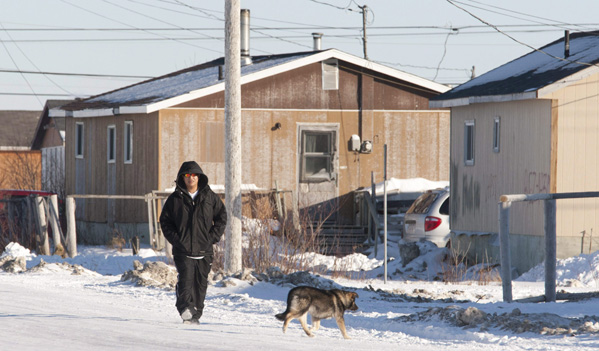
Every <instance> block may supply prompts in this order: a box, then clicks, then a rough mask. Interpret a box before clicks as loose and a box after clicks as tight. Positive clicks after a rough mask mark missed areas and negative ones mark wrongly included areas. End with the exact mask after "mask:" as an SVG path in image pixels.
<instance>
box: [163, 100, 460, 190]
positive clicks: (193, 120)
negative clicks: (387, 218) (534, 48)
mask: <svg viewBox="0 0 599 351" xmlns="http://www.w3.org/2000/svg"><path fill="white" fill-rule="evenodd" d="M373 116H374V117H373V121H374V122H373V126H372V128H373V132H372V135H370V136H369V137H368V139H366V140H372V141H373V152H372V153H370V154H360V153H354V152H350V151H349V150H348V141H349V139H350V137H351V135H352V134H358V133H359V123H358V117H359V113H358V111H326V110H322V111H315V110H247V109H246V110H243V111H242V155H243V156H242V162H243V164H242V169H243V175H242V181H243V183H244V184H255V185H256V186H257V187H259V188H264V189H271V188H274V186H275V182H277V183H278V186H279V188H282V189H287V190H294V191H297V182H298V168H297V167H298V165H297V155H298V149H297V145H298V144H297V133H298V129H297V128H298V125H299V124H300V123H302V124H305V123H310V124H331V125H339V135H338V138H339V142H338V144H339V151H338V153H339V184H338V186H339V194H340V195H343V194H346V193H348V192H350V191H352V190H355V189H357V188H359V187H368V186H370V172H371V171H374V174H375V181H377V182H380V181H382V178H383V165H382V164H383V145H384V144H385V143H387V144H388V156H389V160H388V164H389V170H388V177H389V178H391V177H395V178H414V177H426V178H428V179H430V180H435V181H437V180H447V179H449V112H448V111H374V112H373ZM276 123H280V124H281V127H280V129H275V128H273V127H274V125H275V124H276ZM219 124H220V125H221V126H222V125H224V112H223V111H222V110H220V109H170V110H163V111H161V113H160V127H159V130H160V145H161V151H160V171H159V172H160V179H161V182H160V188H161V189H164V188H170V187H172V186H173V185H174V184H173V181H174V179H175V177H176V174H177V171H178V169H179V167H180V165H181V163H182V162H184V161H188V160H196V161H198V163H199V164H200V166H201V167H202V169H203V170H204V172H205V173H206V174H207V175H208V177H209V179H210V183H211V184H220V185H224V182H225V178H224V130H223V131H222V132H221V134H220V136H219V135H218V134H215V135H211V137H210V139H202V138H201V136H202V135H206V132H205V130H206V128H208V127H209V128H214V130H219V128H218V127H217V126H218V125H219ZM205 155H210V157H211V158H210V159H207V158H206V156H205ZM219 158H220V161H218V159H219Z"/></svg>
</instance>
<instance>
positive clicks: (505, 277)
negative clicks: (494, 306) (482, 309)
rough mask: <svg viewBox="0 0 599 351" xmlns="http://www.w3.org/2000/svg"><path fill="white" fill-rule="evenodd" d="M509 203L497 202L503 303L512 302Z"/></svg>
mask: <svg viewBox="0 0 599 351" xmlns="http://www.w3.org/2000/svg"><path fill="white" fill-rule="evenodd" d="M510 205H511V202H510V201H502V202H499V253H500V257H501V285H502V286H503V301H505V302H512V263H511V262H512V259H511V255H510Z"/></svg>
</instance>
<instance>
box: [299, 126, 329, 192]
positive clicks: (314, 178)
mask: <svg viewBox="0 0 599 351" xmlns="http://www.w3.org/2000/svg"><path fill="white" fill-rule="evenodd" d="M307 135H326V136H328V138H329V145H328V150H327V151H325V152H307V151H306V136H307ZM300 138H301V140H300V143H301V158H300V159H301V161H300V162H301V164H300V181H301V182H302V183H320V182H327V181H332V180H334V179H335V177H334V173H335V165H334V162H335V152H336V145H335V141H336V131H335V130H318V129H303V130H301V132H300ZM310 158H312V159H316V158H318V159H325V160H326V165H327V174H320V175H317V174H312V175H307V174H306V165H307V163H308V162H309V160H308V159H310Z"/></svg>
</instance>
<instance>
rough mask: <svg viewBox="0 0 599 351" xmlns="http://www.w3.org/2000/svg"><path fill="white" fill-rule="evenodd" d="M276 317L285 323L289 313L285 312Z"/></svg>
mask: <svg viewBox="0 0 599 351" xmlns="http://www.w3.org/2000/svg"><path fill="white" fill-rule="evenodd" d="M275 317H276V318H277V319H278V320H280V321H284V320H285V317H287V311H285V312H283V313H279V314H275Z"/></svg>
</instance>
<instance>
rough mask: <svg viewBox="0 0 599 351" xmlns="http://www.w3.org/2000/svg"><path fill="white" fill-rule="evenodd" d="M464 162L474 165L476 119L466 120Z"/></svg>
mask: <svg viewBox="0 0 599 351" xmlns="http://www.w3.org/2000/svg"><path fill="white" fill-rule="evenodd" d="M464 164H465V165H466V166H472V165H474V121H466V122H464Z"/></svg>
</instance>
